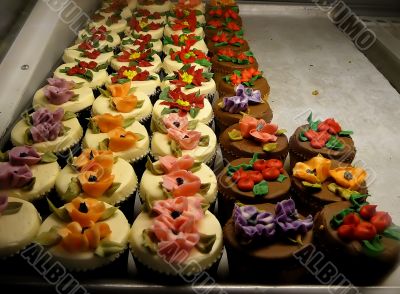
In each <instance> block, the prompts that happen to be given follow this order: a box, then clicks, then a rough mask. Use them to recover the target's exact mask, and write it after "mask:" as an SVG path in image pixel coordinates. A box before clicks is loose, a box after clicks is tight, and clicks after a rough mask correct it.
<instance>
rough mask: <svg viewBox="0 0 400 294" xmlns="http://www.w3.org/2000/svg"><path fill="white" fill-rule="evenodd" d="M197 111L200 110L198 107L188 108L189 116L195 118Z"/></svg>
mask: <svg viewBox="0 0 400 294" xmlns="http://www.w3.org/2000/svg"><path fill="white" fill-rule="evenodd" d="M199 111H200V108H199V107H194V108H191V109H190V110H189V114H190V117H191V118H196V116H197V115H198V114H199Z"/></svg>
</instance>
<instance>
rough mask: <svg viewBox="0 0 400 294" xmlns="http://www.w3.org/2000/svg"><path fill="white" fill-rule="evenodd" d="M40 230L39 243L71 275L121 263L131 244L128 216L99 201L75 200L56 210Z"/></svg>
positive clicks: (79, 198) (51, 205)
mask: <svg viewBox="0 0 400 294" xmlns="http://www.w3.org/2000/svg"><path fill="white" fill-rule="evenodd" d="M49 204H50V205H49V206H50V208H51V210H52V211H53V213H52V214H51V215H50V216H49V217H48V218H46V219H45V220H44V222H43V224H42V225H41V226H40V229H39V233H38V236H37V238H36V242H37V243H38V244H40V245H42V246H44V247H45V248H46V249H47V251H48V252H49V253H50V254H51V256H52V257H53V258H54V259H55V260H57V261H59V262H60V263H61V264H62V265H64V266H65V267H66V268H67V269H68V270H71V271H88V270H94V269H97V268H100V267H102V266H105V265H107V264H109V263H111V262H113V261H114V260H116V259H117V257H119V256H120V255H121V254H122V253H123V252H124V251H125V249H126V247H127V244H128V234H129V223H128V221H127V219H126V218H125V216H124V214H123V213H122V212H121V211H120V210H119V209H117V208H116V207H113V206H111V205H109V204H107V203H104V202H102V201H99V200H96V199H90V198H88V199H86V198H85V199H84V198H81V197H76V198H74V199H73V200H72V201H71V202H70V203H67V204H65V205H64V206H62V207H59V208H56V207H55V206H54V205H53V204H52V203H51V202H49Z"/></svg>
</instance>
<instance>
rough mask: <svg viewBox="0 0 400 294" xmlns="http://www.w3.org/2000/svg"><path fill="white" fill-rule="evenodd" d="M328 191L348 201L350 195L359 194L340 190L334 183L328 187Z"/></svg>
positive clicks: (343, 189)
mask: <svg viewBox="0 0 400 294" xmlns="http://www.w3.org/2000/svg"><path fill="white" fill-rule="evenodd" d="M328 190H329V191H331V192H332V193H335V194H336V195H338V196H340V197H342V198H344V199H346V200H349V199H350V196H351V195H355V194H360V193H359V192H357V191H353V190H350V189H345V188H342V187H340V186H339V185H337V184H336V183H330V184H329V185H328Z"/></svg>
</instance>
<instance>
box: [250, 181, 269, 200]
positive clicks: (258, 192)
mask: <svg viewBox="0 0 400 294" xmlns="http://www.w3.org/2000/svg"><path fill="white" fill-rule="evenodd" d="M268 192H269V187H268V182H267V181H261V182H259V183H258V184H257V185H254V187H253V194H254V196H264V195H267V194H268Z"/></svg>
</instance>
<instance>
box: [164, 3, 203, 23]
mask: <svg viewBox="0 0 400 294" xmlns="http://www.w3.org/2000/svg"><path fill="white" fill-rule="evenodd" d="M193 17H194V18H196V21H197V22H198V23H199V24H200V25H204V24H205V23H206V18H205V16H204V13H203V12H202V11H201V10H197V9H185V8H181V7H175V8H173V9H171V11H170V12H169V13H168V20H169V21H171V20H172V21H174V20H176V19H178V20H185V19H186V20H187V19H188V18H193Z"/></svg>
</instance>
